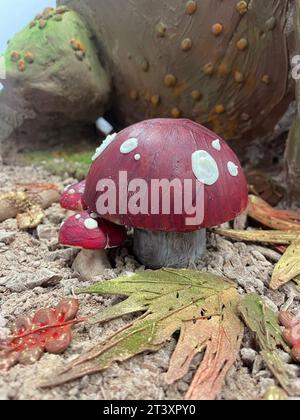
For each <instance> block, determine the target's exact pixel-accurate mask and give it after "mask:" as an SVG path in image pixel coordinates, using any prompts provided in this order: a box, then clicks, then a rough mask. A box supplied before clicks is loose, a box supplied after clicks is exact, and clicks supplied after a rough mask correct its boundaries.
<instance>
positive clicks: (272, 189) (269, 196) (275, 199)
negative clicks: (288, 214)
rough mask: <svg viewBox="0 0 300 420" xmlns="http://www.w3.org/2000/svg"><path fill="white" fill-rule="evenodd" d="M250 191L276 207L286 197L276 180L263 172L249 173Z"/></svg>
mask: <svg viewBox="0 0 300 420" xmlns="http://www.w3.org/2000/svg"><path fill="white" fill-rule="evenodd" d="M247 180H248V183H249V186H250V191H251V192H253V194H255V195H258V196H260V197H261V198H262V199H263V200H265V201H266V202H267V203H269V204H270V205H271V206H276V205H277V204H278V203H279V202H280V201H281V199H282V198H283V196H284V193H285V190H284V188H282V187H281V185H279V184H278V182H276V181H275V180H274V179H272V178H271V177H269V176H268V175H266V174H265V173H263V172H261V171H257V170H255V171H251V172H249V173H247Z"/></svg>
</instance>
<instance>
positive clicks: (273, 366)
mask: <svg viewBox="0 0 300 420" xmlns="http://www.w3.org/2000/svg"><path fill="white" fill-rule="evenodd" d="M239 308H240V312H241V315H242V317H243V319H244V321H245V323H246V324H247V326H248V327H249V328H250V330H251V331H252V332H253V333H255V336H256V340H257V341H258V344H259V346H260V348H261V356H262V357H263V359H264V361H265V362H266V364H267V366H268V367H269V369H270V370H271V371H272V373H273V374H274V376H275V377H276V379H277V381H278V382H279V384H280V385H281V386H282V388H283V389H285V391H287V392H289V377H288V374H287V371H286V369H285V366H284V362H283V360H282V359H281V356H280V354H279V352H278V348H283V349H284V350H286V351H289V349H288V346H287V345H286V343H285V341H284V339H283V337H282V334H281V328H280V325H279V322H278V315H277V314H276V313H275V312H273V311H272V310H271V309H270V308H269V307H268V306H267V305H266V304H265V302H264V301H263V300H262V298H261V297H260V296H259V295H257V294H256V293H251V294H249V295H246V297H245V298H244V299H243V300H242V302H241V304H240V306H239Z"/></svg>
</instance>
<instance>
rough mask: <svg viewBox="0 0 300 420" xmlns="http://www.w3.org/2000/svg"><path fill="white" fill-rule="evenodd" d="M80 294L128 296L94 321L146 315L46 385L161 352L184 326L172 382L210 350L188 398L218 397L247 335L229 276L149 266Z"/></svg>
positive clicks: (171, 372)
mask: <svg viewBox="0 0 300 420" xmlns="http://www.w3.org/2000/svg"><path fill="white" fill-rule="evenodd" d="M79 293H97V294H102V295H121V296H125V297H127V299H126V300H124V301H123V302H121V303H119V304H117V305H115V306H111V307H109V308H107V309H105V310H103V311H102V312H100V314H98V315H96V316H95V317H94V319H92V321H91V323H92V324H94V323H102V322H105V321H108V320H111V319H114V318H118V317H121V316H122V315H126V314H133V313H137V312H140V311H142V312H144V314H143V315H141V316H139V317H138V318H136V319H135V320H134V321H133V322H131V323H130V324H128V325H126V326H125V327H124V328H123V329H121V330H120V331H118V332H117V333H116V334H114V335H112V336H110V337H108V338H107V339H106V340H103V341H101V342H100V343H99V344H97V345H96V346H95V347H94V348H92V349H91V350H90V351H89V352H88V353H85V354H83V355H82V356H80V357H79V358H78V359H77V360H75V361H73V362H71V363H70V364H69V365H68V366H67V367H66V369H65V370H64V371H62V372H60V373H59V374H58V375H56V376H54V377H53V378H52V379H50V381H47V383H45V384H43V386H56V385H59V384H63V383H66V382H68V381H71V380H73V379H76V378H80V377H82V376H85V375H87V374H92V373H95V372H100V371H102V370H103V369H106V368H108V367H109V366H110V365H111V364H112V363H113V362H114V361H119V362H120V361H124V360H127V359H129V358H131V357H133V356H135V355H137V354H139V353H142V352H145V351H152V352H153V351H157V350H159V349H160V348H161V347H162V346H163V345H164V344H165V343H166V342H167V341H169V340H170V338H171V337H172V335H173V334H174V333H175V332H176V331H180V338H179V342H178V344H177V348H176V350H175V352H174V353H173V356H172V359H171V363H170V368H169V371H168V373H167V375H166V380H167V382H168V383H173V382H175V381H177V380H179V379H180V378H182V377H183V376H184V375H185V374H186V373H187V372H188V370H189V367H190V364H191V362H192V360H193V359H194V357H195V355H196V354H198V353H200V352H202V351H205V355H204V360H203V362H202V364H201V366H200V367H199V370H198V372H197V373H196V375H195V378H194V380H193V382H192V384H191V386H190V389H189V391H188V393H187V395H186V399H193V398H196V399H214V398H215V397H216V396H217V394H218V392H219V391H220V388H221V386H222V383H223V380H224V377H225V376H226V374H227V372H228V370H229V368H230V367H231V366H232V365H233V363H234V362H235V360H236V358H237V356H238V353H239V349H240V345H241V340H242V336H243V324H242V322H241V321H240V319H239V317H238V314H237V307H238V303H239V297H238V293H237V290H236V288H235V286H234V284H232V283H231V282H230V281H228V280H226V279H224V278H221V277H217V276H215V275H212V274H208V273H201V272H198V271H191V270H172V269H162V270H159V271H151V270H148V271H145V272H143V273H139V274H135V275H133V276H128V275H127V276H124V277H120V278H118V279H114V280H110V281H107V282H103V283H100V284H96V285H95V286H92V287H90V288H88V289H83V290H80V291H79Z"/></svg>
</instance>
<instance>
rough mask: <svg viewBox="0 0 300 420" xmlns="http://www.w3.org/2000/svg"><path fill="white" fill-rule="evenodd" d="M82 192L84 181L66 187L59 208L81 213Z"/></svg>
mask: <svg viewBox="0 0 300 420" xmlns="http://www.w3.org/2000/svg"><path fill="white" fill-rule="evenodd" d="M84 190H85V181H82V182H79V183H78V184H74V185H71V186H69V187H67V188H66V189H65V190H64V192H63V193H62V196H61V198H60V205H61V207H62V208H63V209H66V210H73V211H81V210H82V208H83V204H82V197H83V194H84Z"/></svg>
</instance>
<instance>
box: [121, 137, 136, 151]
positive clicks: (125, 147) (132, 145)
mask: <svg viewBox="0 0 300 420" xmlns="http://www.w3.org/2000/svg"><path fill="white" fill-rule="evenodd" d="M138 145H139V141H138V139H136V138H135V137H133V138H131V139H128V140H126V141H125V142H124V143H123V144H122V146H121V147H120V152H121V153H122V154H123V155H127V154H128V153H131V152H133V151H134V150H135V149H136V148H137V147H138Z"/></svg>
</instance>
